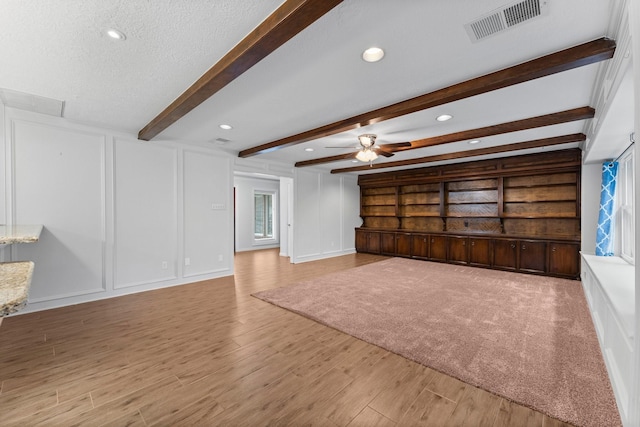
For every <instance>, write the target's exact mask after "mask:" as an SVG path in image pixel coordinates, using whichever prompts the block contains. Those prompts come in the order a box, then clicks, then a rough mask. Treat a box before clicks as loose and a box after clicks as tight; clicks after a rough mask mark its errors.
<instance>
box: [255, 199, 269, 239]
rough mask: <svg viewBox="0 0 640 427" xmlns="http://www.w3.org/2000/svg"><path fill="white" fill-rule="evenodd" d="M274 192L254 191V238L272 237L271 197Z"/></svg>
mask: <svg viewBox="0 0 640 427" xmlns="http://www.w3.org/2000/svg"><path fill="white" fill-rule="evenodd" d="M273 196H274V193H269V192H263V191H256V192H255V193H254V195H253V200H254V227H253V234H254V237H255V238H256V239H273V217H274V214H273V199H274V197H273Z"/></svg>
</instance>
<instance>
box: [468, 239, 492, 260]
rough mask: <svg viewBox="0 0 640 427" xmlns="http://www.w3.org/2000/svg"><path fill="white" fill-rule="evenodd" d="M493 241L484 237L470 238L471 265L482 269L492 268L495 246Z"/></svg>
mask: <svg viewBox="0 0 640 427" xmlns="http://www.w3.org/2000/svg"><path fill="white" fill-rule="evenodd" d="M491 243H492V241H491V239H488V238H483V237H470V238H469V264H471V265H477V266H482V267H490V266H491V255H492V254H493V245H492V244H491Z"/></svg>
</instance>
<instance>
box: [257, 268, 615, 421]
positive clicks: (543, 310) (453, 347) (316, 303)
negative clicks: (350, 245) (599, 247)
mask: <svg viewBox="0 0 640 427" xmlns="http://www.w3.org/2000/svg"><path fill="white" fill-rule="evenodd" d="M254 296H256V297H257V298H260V299H262V300H265V301H268V302H270V303H272V304H275V305H277V306H280V307H283V308H286V309H288V310H291V311H294V312H296V313H299V314H302V315H304V316H306V317H309V318H311V319H314V320H316V321H318V322H320V323H323V324H325V325H328V326H331V327H333V328H335V329H338V330H340V331H343V332H345V333H347V334H350V335H352V336H354V337H357V338H360V339H362V340H364V341H367V342H369V343H372V344H375V345H377V346H379V347H382V348H384V349H386V350H389V351H392V352H394V353H397V354H400V355H402V356H404V357H407V358H408V359H411V360H414V361H416V362H418V363H421V364H423V365H426V366H428V367H431V368H434V369H436V370H438V371H440V372H443V373H445V374H448V375H451V376H453V377H455V378H458V379H460V380H462V381H464V382H466V383H468V384H472V385H474V386H477V387H480V388H482V389H485V390H487V391H489V392H492V393H494V394H497V395H499V396H502V397H504V398H506V399H509V400H511V401H514V402H517V403H519V404H522V405H525V406H528V407H530V408H533V409H536V410H538V411H540V412H543V413H545V414H547V415H550V416H551V417H554V418H557V419H560V420H563V421H567V422H569V423H572V424H575V425H578V426H619V425H621V421H620V417H619V414H618V409H617V406H616V402H615V398H614V396H613V392H612V390H611V385H610V382H609V377H608V375H607V371H606V368H605V365H604V361H603V359H602V355H601V353H600V347H599V345H598V339H597V336H596V333H595V330H594V327H593V323H592V321H591V316H590V314H589V310H588V308H587V303H586V300H585V297H584V294H583V291H582V287H581V284H580V282H579V281H575V280H564V279H557V278H551V277H542V276H532V275H525V274H518V273H510V272H503V271H495V270H486V269H480V268H473V267H465V266H455V265H450V264H439V263H432V262H425V261H416V260H409V259H402V258H392V259H387V260H384V261H380V262H377V263H373V264H369V265H366V266H362V267H357V268H353V269H350V270H347V271H343V272H339V273H334V274H329V275H327V276H324V277H321V278H316V279H313V280H309V281H306V282H303V283H299V284H296V285H292V286H288V287H284V288H278V289H272V290H269V291H264V292H259V293H256V294H254Z"/></svg>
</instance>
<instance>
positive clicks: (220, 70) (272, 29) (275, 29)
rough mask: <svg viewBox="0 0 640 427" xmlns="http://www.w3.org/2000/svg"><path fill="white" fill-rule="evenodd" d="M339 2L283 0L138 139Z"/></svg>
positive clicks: (188, 108) (177, 115)
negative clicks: (283, 0)
mask: <svg viewBox="0 0 640 427" xmlns="http://www.w3.org/2000/svg"><path fill="white" fill-rule="evenodd" d="M340 3H342V0H286V1H285V2H284V3H283V4H282V5H281V6H280V7H279V8H278V9H276V10H275V11H274V12H273V13H272V14H271V15H269V16H268V17H267V19H265V20H264V21H263V22H262V23H261V24H260V25H258V27H256V28H255V29H254V30H253V31H252V32H251V33H250V34H249V35H248V36H246V37H245V38H244V39H243V40H242V41H241V42H240V43H238V44H237V45H236V46H235V47H234V48H233V49H231V50H230V51H229V53H227V54H226V55H225V56H224V57H222V59H220V61H218V62H217V63H216V64H215V65H214V66H213V67H211V68H210V69H209V71H207V72H206V73H205V74H204V75H203V76H202V77H200V78H199V79H198V80H197V81H196V82H195V83H194V84H193V85H191V87H189V89H187V90H186V91H185V92H184V93H183V94H182V95H180V96H179V97H178V98H177V99H176V100H175V101H173V102H172V103H171V104H170V105H169V106H168V107H167V108H165V109H164V110H163V111H162V112H161V113H160V114H158V115H157V116H156V117H155V118H154V119H153V120H151V122H149V124H147V125H146V126H145V127H144V128H143V129H142V130H140V132H138V138H139V139H142V140H145V141H149V140H151V138H153V137H155V136H156V135H158V134H159V133H160V132H162V131H163V130H165V129H166V128H168V127H169V126H170V125H172V124H173V123H175V122H176V121H178V120H179V119H180V118H182V117H183V116H185V115H186V114H187V113H188V112H190V111H191V110H193V109H194V108H196V107H197V106H198V105H200V104H201V103H203V102H204V101H206V100H207V99H208V98H209V97H211V96H212V95H213V94H215V93H216V92H218V91H219V90H220V89H222V88H223V87H225V86H226V85H228V84H229V83H231V82H232V81H233V80H235V79H236V78H237V77H239V76H240V75H241V74H242V73H244V72H245V71H247V70H248V69H249V68H251V67H253V66H254V65H256V64H257V63H258V62H260V61H261V60H262V59H264V58H265V57H266V56H268V55H269V54H270V53H271V52H273V51H275V50H276V49H277V48H279V47H280V46H282V45H283V44H285V43H286V42H287V41H288V40H290V39H291V38H293V37H294V36H295V35H297V34H298V33H300V32H301V31H302V30H304V29H305V28H307V27H308V26H309V25H311V24H313V23H314V22H315V21H317V20H318V19H320V17H322V16H323V15H325V14H326V13H327V12H329V11H330V10H331V9H333V8H334V7H336V6H337V5H338V4H340Z"/></svg>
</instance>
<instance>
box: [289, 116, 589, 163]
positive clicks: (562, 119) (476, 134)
mask: <svg viewBox="0 0 640 427" xmlns="http://www.w3.org/2000/svg"><path fill="white" fill-rule="evenodd" d="M594 115H595V110H594V109H593V108H591V107H579V108H574V109H571V110H565V111H560V112H557V113H552V114H545V115H543V116H536V117H530V118H528V119H522V120H515V121H513V122H507V123H500V124H497V125H491V126H485V127H482V128H477V129H470V130H465V131H462V132H454V133H449V134H447V135H439V136H434V137H431V138H425V139H418V140H416V141H411V147H399V148H396V149H395V150H394V151H396V152H398V151H407V150H415V149H417V148H425V147H432V146H434V145H441V144H449V143H452V142H459V141H468V140H471V139H478V138H485V137H487V136H493V135H500V134H503V133H510V132H518V131H522V130H528V129H535V128H539V127H544V126H552V125H557V124H561V123H568V122H572V121H576V120H585V119H591V118H593V116H594ZM355 155H356V153H355V152H354V153H347V154H342V155H337V156H330V157H322V158H319V159H312V160H305V161H303V162H297V163H296V164H295V166H296V167H302V166H313V165H319V164H322V163H329V162H336V161H339V160H346V159H351V158H354V157H355ZM388 163H389V162H385V163H380V164H381V165H382V164H385V165H386V164H388Z"/></svg>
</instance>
